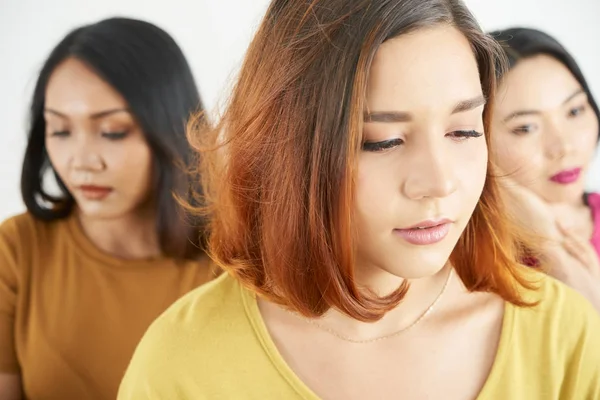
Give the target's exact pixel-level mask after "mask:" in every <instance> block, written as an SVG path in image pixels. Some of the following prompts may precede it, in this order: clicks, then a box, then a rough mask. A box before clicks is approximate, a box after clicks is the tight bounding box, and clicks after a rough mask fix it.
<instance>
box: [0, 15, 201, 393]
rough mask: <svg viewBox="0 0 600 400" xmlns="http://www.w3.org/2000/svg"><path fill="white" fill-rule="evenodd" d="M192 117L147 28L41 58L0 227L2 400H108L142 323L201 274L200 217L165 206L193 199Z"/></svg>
mask: <svg viewBox="0 0 600 400" xmlns="http://www.w3.org/2000/svg"><path fill="white" fill-rule="evenodd" d="M200 108H201V102H200V98H199V95H198V91H197V89H196V85H195V82H194V79H193V76H192V73H191V71H190V68H189V66H188V64H187V62H186V60H185V58H184V56H183V53H182V52H181V50H180V49H179V47H178V46H177V44H176V43H175V42H174V41H173V39H172V38H171V37H170V36H169V35H168V34H167V33H166V32H164V31H163V30H161V29H159V28H158V27H156V26H154V25H152V24H150V23H147V22H143V21H137V20H132V19H124V18H112V19H107V20H104V21H100V22H98V23H95V24H91V25H87V26H83V27H80V28H78V29H75V30H74V31H72V32H71V33H69V34H68V35H67V36H66V37H65V38H64V39H63V40H62V41H61V42H60V43H59V44H58V45H57V46H56V48H54V50H53V51H52V52H51V54H50V56H49V57H48V59H47V60H46V62H45V64H44V66H43V68H42V70H41V73H40V75H39V78H38V80H37V84H36V87H35V91H34V94H33V101H32V105H31V117H30V118H31V121H30V124H31V127H30V130H29V141H28V144H27V150H26V154H25V160H24V164H23V172H22V180H21V188H22V195H23V200H24V202H25V204H26V206H27V210H28V211H27V212H26V213H25V214H23V215H19V216H16V217H13V218H11V219H9V220H7V221H5V222H4V223H3V224H2V225H1V226H0V398H1V399H12V398H21V397H25V398H27V399H30V400H37V399H78V400H79V399H114V398H115V396H116V392H117V387H118V384H119V382H120V380H121V378H122V375H123V373H124V371H125V368H126V366H127V363H128V361H129V359H130V357H131V355H132V353H133V350H134V348H135V346H136V344H137V342H138V341H139V339H140V338H141V337H142V334H143V333H144V331H145V330H146V328H147V327H148V326H149V324H150V323H151V322H152V320H153V319H155V318H156V317H157V316H158V315H159V314H161V313H162V312H163V311H164V310H165V309H166V308H167V307H168V306H169V305H170V304H171V303H172V302H173V301H174V300H176V299H177V298H179V297H180V296H181V295H183V294H184V293H186V292H187V291H189V290H191V289H192V288H195V287H197V286H199V285H200V284H202V283H204V282H206V281H207V280H208V279H209V278H210V268H209V263H208V262H207V260H208V259H207V257H206V256H205V254H204V252H203V250H201V248H202V246H203V242H204V239H203V237H202V236H201V235H199V234H198V229H199V227H200V229H201V231H203V228H202V221H201V220H195V219H190V218H186V217H185V215H184V214H183V213H182V212H181V211H180V207H179V203H178V201H179V200H185V201H187V202H191V199H190V196H191V195H192V194H193V193H194V192H195V191H196V190H197V188H196V187H195V186H196V184H195V182H193V181H192V179H191V178H190V175H189V174H188V173H187V172H188V171H187V169H188V166H191V165H192V164H191V163H192V160H193V159H194V157H193V156H192V154H193V153H192V152H191V149H190V147H189V145H188V143H187V140H186V134H185V126H186V121H187V119H188V117H189V116H190V115H191V114H192V113H194V112H197V111H198V110H199V109H200ZM53 182H54V185H52V183H53ZM56 183H57V185H56ZM52 186H54V188H53V187H52ZM56 186H58V188H56ZM176 197H178V198H179V200H178V199H176Z"/></svg>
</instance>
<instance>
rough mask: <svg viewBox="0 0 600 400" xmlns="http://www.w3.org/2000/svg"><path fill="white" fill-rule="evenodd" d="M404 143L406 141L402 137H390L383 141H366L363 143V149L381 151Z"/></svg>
mask: <svg viewBox="0 0 600 400" xmlns="http://www.w3.org/2000/svg"><path fill="white" fill-rule="evenodd" d="M402 143H404V141H403V140H402V139H390V140H384V141H381V142H365V143H363V145H362V149H363V150H364V151H371V152H381V151H385V150H390V149H393V148H394V147H397V146H400V145H401V144H402Z"/></svg>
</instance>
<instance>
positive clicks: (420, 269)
mask: <svg viewBox="0 0 600 400" xmlns="http://www.w3.org/2000/svg"><path fill="white" fill-rule="evenodd" d="M449 257H450V254H447V255H442V254H439V255H438V254H430V255H428V257H426V258H425V257H421V258H420V259H418V258H416V257H415V258H413V259H411V260H406V259H404V260H402V261H400V262H398V263H396V265H394V266H393V267H392V268H389V269H387V268H386V271H388V272H389V273H391V274H392V275H395V276H397V277H398V278H403V279H422V278H429V277H431V276H434V275H436V274H438V273H439V272H440V271H441V270H442V269H443V268H444V267H445V266H446V264H448V259H449ZM402 258H404V257H399V258H398V259H402Z"/></svg>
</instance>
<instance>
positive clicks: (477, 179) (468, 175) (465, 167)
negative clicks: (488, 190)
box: [452, 140, 488, 202]
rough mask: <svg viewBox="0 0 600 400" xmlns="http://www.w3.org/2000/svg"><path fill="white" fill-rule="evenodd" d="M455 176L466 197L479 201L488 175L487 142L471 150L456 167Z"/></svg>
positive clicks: (459, 160)
mask: <svg viewBox="0 0 600 400" xmlns="http://www.w3.org/2000/svg"><path fill="white" fill-rule="evenodd" d="M452 168H454V169H455V171H456V174H455V176H456V177H457V179H458V180H459V182H460V187H462V188H463V190H464V195H466V196H468V197H469V198H473V199H474V200H475V202H476V201H477V200H478V199H479V197H480V195H481V192H482V191H483V186H484V184H485V180H486V178H487V173H488V149H487V145H486V144H485V141H483V140H481V141H480V142H479V143H478V144H477V145H476V146H473V147H471V148H470V149H469V151H468V154H466V155H464V156H463V157H461V158H460V159H458V162H457V163H456V165H455V166H453V167H452Z"/></svg>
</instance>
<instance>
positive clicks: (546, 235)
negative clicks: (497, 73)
mask: <svg viewBox="0 0 600 400" xmlns="http://www.w3.org/2000/svg"><path fill="white" fill-rule="evenodd" d="M492 36H494V38H495V39H496V40H498V41H499V42H500V44H501V45H502V47H503V48H504V50H505V53H506V56H507V57H508V59H509V63H510V70H509V71H508V72H507V73H505V74H504V75H503V76H502V78H501V86H500V88H499V89H500V90H499V96H498V99H497V102H496V104H495V107H494V119H493V128H494V131H495V135H492V138H494V140H493V143H492V150H493V152H492V154H493V157H494V159H495V162H496V165H497V167H498V169H499V170H500V173H501V174H502V175H503V176H504V177H505V181H506V182H505V183H506V185H505V187H506V188H507V189H508V190H506V193H507V195H508V199H507V200H508V203H509V205H510V208H511V210H512V211H513V212H514V214H516V216H517V217H518V218H519V219H520V220H521V221H522V222H523V224H525V225H528V226H530V227H533V228H534V229H535V230H536V231H537V232H538V233H539V234H540V237H542V238H543V241H542V243H541V254H539V259H541V261H542V264H543V265H544V266H545V267H547V268H548V271H549V272H550V273H551V274H552V275H554V276H555V277H556V278H558V279H560V280H561V281H563V282H564V283H566V284H568V285H570V286H572V287H573V288H575V289H577V290H578V291H580V292H581V293H582V294H583V295H584V296H586V297H587V298H588V299H589V300H590V301H591V302H592V303H593V304H594V305H595V306H596V308H597V309H599V310H600V261H599V256H600V195H599V194H597V193H585V189H584V184H585V180H584V177H585V175H586V173H587V172H588V170H589V167H590V164H591V161H592V158H593V156H594V152H595V149H596V144H597V142H598V135H599V123H598V121H599V119H600V112H599V110H598V106H597V104H596V102H595V101H594V98H593V97H592V93H591V92H590V88H589V86H588V84H587V82H586V80H585V78H584V77H583V74H582V72H581V70H580V69H579V67H578V66H577V63H576V62H575V60H574V59H573V57H572V56H571V55H570V54H569V53H568V52H567V51H566V50H565V48H564V47H563V46H562V45H561V44H560V43H558V42H557V41H556V39H554V38H552V37H551V36H549V35H547V34H545V33H543V32H540V31H537V30H534V29H528V28H513V29H507V30H503V31H498V32H493V33H492Z"/></svg>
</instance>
